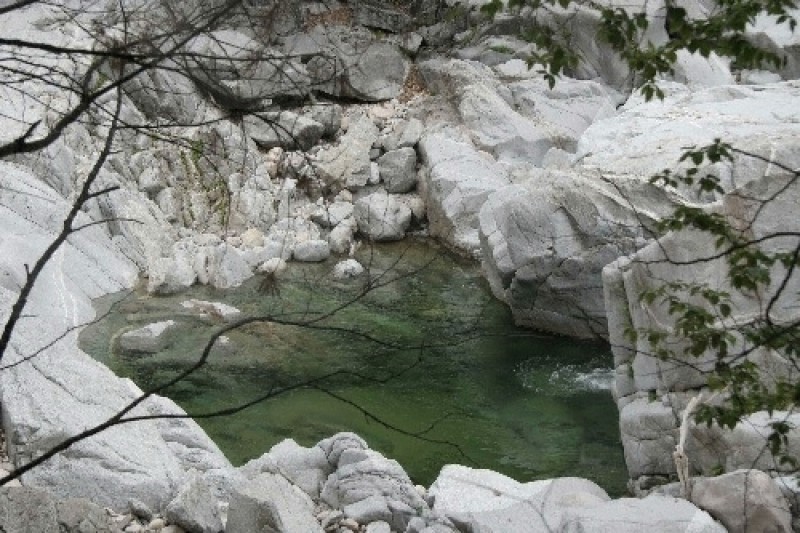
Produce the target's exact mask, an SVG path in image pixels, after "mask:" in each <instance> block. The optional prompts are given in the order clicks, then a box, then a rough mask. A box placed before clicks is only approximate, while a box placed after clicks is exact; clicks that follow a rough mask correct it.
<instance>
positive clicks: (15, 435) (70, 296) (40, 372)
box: [0, 163, 230, 509]
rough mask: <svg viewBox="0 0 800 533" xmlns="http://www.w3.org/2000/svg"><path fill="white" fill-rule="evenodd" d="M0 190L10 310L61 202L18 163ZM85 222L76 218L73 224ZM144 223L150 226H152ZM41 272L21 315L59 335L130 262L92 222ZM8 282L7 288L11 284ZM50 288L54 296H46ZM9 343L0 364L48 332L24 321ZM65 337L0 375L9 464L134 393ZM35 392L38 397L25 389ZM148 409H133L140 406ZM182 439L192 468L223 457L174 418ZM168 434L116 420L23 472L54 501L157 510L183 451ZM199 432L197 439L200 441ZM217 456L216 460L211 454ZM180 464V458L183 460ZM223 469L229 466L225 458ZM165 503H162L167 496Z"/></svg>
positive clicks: (8, 168)
mask: <svg viewBox="0 0 800 533" xmlns="http://www.w3.org/2000/svg"><path fill="white" fill-rule="evenodd" d="M0 169H2V171H0V181H2V188H3V190H4V191H5V192H4V203H3V208H2V209H0V222H2V226H3V228H5V233H4V236H3V241H2V242H0V251H2V255H0V257H4V258H7V259H4V260H3V261H0V266H1V268H0V273H2V274H1V275H0V309H3V310H4V311H5V312H7V310H8V309H9V308H10V306H11V302H12V299H13V298H15V295H16V292H15V291H17V290H19V287H20V280H21V279H22V278H21V277H20V276H22V275H23V274H22V271H21V269H22V265H23V264H24V263H28V264H33V261H34V260H35V258H36V257H38V254H39V253H40V251H41V250H42V249H43V248H44V246H46V244H45V243H49V242H51V241H52V239H53V237H54V235H55V232H57V231H58V229H59V225H60V217H59V216H58V214H59V213H64V212H66V209H67V208H68V204H67V202H66V201H65V200H63V199H61V198H60V197H59V195H58V194H57V193H55V192H54V191H53V190H52V189H50V188H49V187H47V186H46V185H44V184H43V183H42V182H41V181H39V180H37V179H35V178H34V177H33V176H32V175H31V174H30V173H29V172H27V171H26V170H25V169H24V168H23V167H20V166H17V165H12V164H9V163H0ZM89 221H90V220H89V219H88V217H85V216H84V215H81V216H80V217H79V218H78V220H77V221H76V223H77V224H85V223H87V222H89ZM151 229H152V228H151ZM59 254H60V255H58V256H57V257H59V258H60V259H59V260H58V261H55V262H53V263H51V264H50V266H48V267H47V268H46V269H45V271H44V272H45V275H44V276H43V277H42V278H41V279H40V281H39V282H37V285H36V287H35V289H34V291H33V292H32V293H31V295H30V297H29V298H28V305H27V307H26V313H31V314H35V315H37V316H38V317H39V319H40V320H44V321H46V323H47V324H48V325H49V329H48V331H52V332H54V334H55V335H59V334H61V333H62V332H64V331H67V329H68V328H71V327H74V326H75V325H77V324H82V323H85V322H87V321H89V320H91V319H92V318H93V316H94V310H93V308H92V305H91V300H90V299H91V298H95V297H98V296H101V295H102V294H106V293H109V292H116V291H119V290H121V289H123V288H125V287H128V286H130V285H131V284H132V283H133V281H134V279H135V276H136V267H135V265H134V264H132V263H131V262H130V261H129V260H128V259H126V258H125V257H124V256H123V255H122V254H121V253H120V252H119V251H118V249H117V248H116V246H115V245H114V244H113V243H112V242H111V241H110V240H109V238H108V235H107V234H106V233H105V232H104V231H103V230H102V229H101V228H100V227H95V228H92V227H89V228H87V229H85V230H83V231H80V232H78V233H76V234H75V235H73V236H72V237H71V238H70V240H69V242H68V243H67V245H66V246H65V247H64V248H63V250H62V251H61V252H59ZM9 288H11V290H9ZM53 295H59V297H57V298H54V297H53ZM14 335H15V339H16V341H15V342H14V343H12V346H11V348H10V349H9V350H7V351H6V353H5V354H4V358H3V362H4V364H8V363H12V362H15V361H19V360H20V359H21V358H23V357H26V356H28V355H30V353H31V352H30V351H29V350H30V349H36V347H39V346H42V343H43V342H44V343H47V342H49V341H50V340H51V339H49V338H47V337H45V338H43V336H42V335H43V333H42V329H41V327H39V326H38V325H37V324H34V323H33V322H32V321H22V322H20V324H19V325H18V327H17V329H16V330H15V333H14ZM76 344H77V337H76V335H75V334H74V333H73V334H69V335H67V336H66V337H65V338H63V339H62V340H60V341H59V342H57V343H55V344H53V345H52V346H50V347H48V348H47V349H45V350H44V351H42V352H41V353H40V354H39V355H37V356H36V358H35V361H33V362H32V363H30V364H22V365H17V366H15V367H13V368H8V369H6V370H4V371H3V372H0V395H1V397H0V402H2V404H3V428H4V430H5V434H6V439H7V441H8V452H9V456H10V458H11V461H12V463H14V464H15V465H22V464H24V463H26V462H27V461H29V460H30V459H31V458H32V457H37V456H40V455H41V454H43V453H44V452H46V451H47V450H49V449H50V448H51V447H52V446H53V445H54V444H56V443H59V442H62V441H63V440H64V439H65V438H66V437H67V436H68V435H75V434H77V433H79V432H80V431H82V430H84V429H85V428H87V427H91V426H93V425H95V424H99V423H100V422H103V421H105V420H106V419H108V418H109V417H110V416H111V415H113V414H114V413H116V412H117V410H118V409H120V408H121V407H123V406H124V405H126V404H128V403H129V402H130V401H131V400H132V399H134V398H135V397H136V396H137V395H138V394H139V393H141V391H140V390H139V389H137V388H136V387H134V386H133V385H132V384H131V383H130V382H129V381H128V380H121V379H119V378H117V377H116V376H114V375H113V373H111V371H109V370H108V369H107V368H106V367H104V366H103V365H101V364H99V363H97V362H95V361H94V360H92V359H91V358H90V357H89V356H87V355H86V354H84V353H83V352H81V351H80V350H78V348H77V345H76ZM31 391H36V394H31ZM147 409H149V407H148V406H143V407H142V410H140V411H137V412H141V413H143V414H144V413H147V412H149V411H147ZM181 424H182V427H183V428H184V429H183V430H182V431H181V433H180V438H181V441H182V442H188V443H192V447H193V449H192V452H193V457H194V460H195V465H196V466H197V467H201V468H202V469H204V470H205V469H208V468H211V464H212V463H213V462H214V461H217V463H216V464H217V465H218V466H220V465H225V464H226V463H227V461H226V460H225V458H224V456H223V455H222V454H221V453H220V452H219V450H218V449H217V448H216V446H214V445H213V443H211V442H210V441H209V440H208V438H207V437H206V436H205V434H204V433H203V432H202V431H201V430H200V428H199V427H198V426H197V425H196V424H194V422H191V421H181ZM173 435H178V433H177V432H174V433H173V432H168V431H167V429H166V427H165V426H161V425H160V424H159V423H156V422H141V423H138V424H135V425H133V424H127V425H122V426H117V427H115V428H112V429H110V430H107V431H104V432H103V433H101V434H99V435H97V436H95V437H94V438H92V439H87V440H84V441H81V442H80V443H78V444H76V445H74V446H72V447H71V448H69V449H68V450H66V451H64V452H62V453H61V454H58V455H56V456H55V457H54V458H53V459H51V460H49V461H47V462H46V463H44V464H43V465H41V466H39V467H37V468H36V469H33V470H32V471H31V472H29V473H27V474H25V475H24V476H23V479H22V481H23V483H24V484H26V485H29V486H34V487H35V486H40V487H47V488H48V489H49V490H51V491H52V492H53V493H54V494H55V495H56V496H58V497H59V498H68V497H81V498H88V499H90V500H92V501H93V502H95V503H97V504H99V505H108V506H113V507H115V508H119V509H123V508H125V507H126V505H127V502H128V501H129V500H130V499H138V500H141V501H142V502H144V503H146V504H147V505H149V506H151V507H153V508H162V507H163V506H164V505H165V504H166V503H167V501H168V498H170V499H171V495H172V494H173V493H174V491H175V490H176V488H177V484H178V482H179V480H180V479H181V477H182V475H183V472H184V468H185V465H186V464H187V462H188V454H186V455H184V453H183V452H184V451H185V450H186V447H183V448H182V449H179V447H177V446H176V447H175V448H174V449H173V447H172V446H173V445H175V444H177V442H176V441H173V440H172V438H173ZM203 439H205V440H203ZM212 457H213V458H215V459H212ZM184 461H187V462H184ZM227 466H228V467H229V466H230V464H229V463H227ZM165 500H166V501H165Z"/></svg>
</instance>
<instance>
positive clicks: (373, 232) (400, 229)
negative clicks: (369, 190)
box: [354, 192, 411, 241]
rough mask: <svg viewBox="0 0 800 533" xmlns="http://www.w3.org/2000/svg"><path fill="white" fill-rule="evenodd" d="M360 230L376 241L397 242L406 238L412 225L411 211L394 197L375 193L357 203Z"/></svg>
mask: <svg viewBox="0 0 800 533" xmlns="http://www.w3.org/2000/svg"><path fill="white" fill-rule="evenodd" d="M354 215H355V219H356V222H357V223H358V229H359V231H360V232H361V233H363V234H364V235H366V236H367V237H369V238H370V239H372V240H375V241H396V240H399V239H402V238H403V237H405V234H406V230H407V229H408V227H409V225H410V224H411V209H409V208H408V206H406V205H405V204H404V203H402V202H400V201H398V200H397V199H396V198H395V197H394V196H392V195H389V194H385V193H379V192H378V193H373V194H370V195H369V196H365V197H364V198H361V199H360V200H358V201H357V202H356V207H355V211H354Z"/></svg>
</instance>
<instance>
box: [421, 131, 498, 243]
mask: <svg viewBox="0 0 800 533" xmlns="http://www.w3.org/2000/svg"><path fill="white" fill-rule="evenodd" d="M419 149H420V154H421V156H422V160H423V162H424V164H425V166H426V167H427V170H426V172H424V173H423V174H422V176H421V178H422V180H421V183H420V188H421V196H422V197H423V198H424V200H425V205H426V207H427V214H428V221H429V223H430V232H431V234H432V235H433V236H435V237H438V238H440V239H443V240H444V241H445V242H447V243H448V244H450V245H451V246H453V247H455V248H457V249H461V250H464V251H466V252H469V253H472V254H477V251H478V249H479V248H480V239H479V237H478V213H479V212H480V209H481V207H482V206H483V204H484V202H486V199H487V198H488V197H489V195H490V194H491V193H493V192H495V191H497V190H499V189H501V188H502V187H504V186H506V185H509V184H510V180H509V178H508V175H507V173H506V171H505V169H504V168H503V167H502V166H500V165H498V164H497V163H496V162H495V161H494V160H493V159H492V158H491V156H489V155H488V154H484V153H481V152H479V151H478V150H477V149H476V148H475V147H474V146H473V145H472V143H471V142H470V141H469V140H468V139H466V138H465V137H464V134H463V133H461V132H460V131H458V130H454V129H449V128H446V129H442V130H438V131H434V132H431V133H427V134H426V135H424V136H423V137H422V140H421V141H420V143H419Z"/></svg>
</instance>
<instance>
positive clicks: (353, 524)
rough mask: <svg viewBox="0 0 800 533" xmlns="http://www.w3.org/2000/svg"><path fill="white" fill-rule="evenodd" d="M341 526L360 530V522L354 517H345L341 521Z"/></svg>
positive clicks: (351, 529)
mask: <svg viewBox="0 0 800 533" xmlns="http://www.w3.org/2000/svg"><path fill="white" fill-rule="evenodd" d="M339 526H340V528H346V529H349V530H350V531H358V522H356V521H355V520H353V519H352V518H345V519H344V520H342V521H341V522H339Z"/></svg>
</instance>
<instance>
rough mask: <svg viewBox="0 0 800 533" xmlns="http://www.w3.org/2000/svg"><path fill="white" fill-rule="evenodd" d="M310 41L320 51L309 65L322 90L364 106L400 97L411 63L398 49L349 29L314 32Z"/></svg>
mask: <svg viewBox="0 0 800 533" xmlns="http://www.w3.org/2000/svg"><path fill="white" fill-rule="evenodd" d="M318 28H319V27H318ZM309 38H310V40H311V41H312V42H314V43H315V45H316V46H317V47H319V50H320V52H319V53H320V55H316V56H315V57H313V58H312V59H311V60H310V61H309V62H308V65H307V68H308V72H309V74H310V75H311V78H312V80H313V83H314V84H315V86H316V87H317V88H318V89H319V90H321V91H323V92H326V93H328V94H331V95H333V96H345V97H350V98H356V99H358V100H362V101H365V102H377V101H381V100H390V99H392V98H395V97H396V96H397V95H399V94H400V91H401V90H402V88H403V83H404V82H405V79H406V74H407V72H408V61H407V60H406V58H405V56H404V55H403V53H402V52H401V51H400V48H399V47H398V46H397V45H395V44H392V43H390V42H384V41H375V40H374V39H373V38H372V36H371V35H369V34H368V33H359V32H354V31H352V30H351V29H350V28H348V30H340V29H338V28H335V27H329V28H325V29H317V28H315V29H314V30H312V34H311V35H310V36H309Z"/></svg>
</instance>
